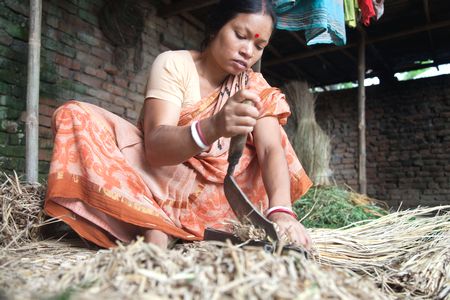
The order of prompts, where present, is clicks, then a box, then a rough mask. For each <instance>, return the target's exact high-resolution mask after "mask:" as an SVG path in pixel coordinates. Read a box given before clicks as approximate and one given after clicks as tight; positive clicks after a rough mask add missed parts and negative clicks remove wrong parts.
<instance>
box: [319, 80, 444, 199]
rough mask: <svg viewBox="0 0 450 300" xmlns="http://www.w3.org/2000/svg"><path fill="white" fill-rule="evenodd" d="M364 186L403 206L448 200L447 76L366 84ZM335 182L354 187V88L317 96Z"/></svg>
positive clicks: (355, 94)
mask: <svg viewBox="0 0 450 300" xmlns="http://www.w3.org/2000/svg"><path fill="white" fill-rule="evenodd" d="M366 96H367V104H366V107H367V110H366V126H367V135H366V138H367V183H368V184H367V190H368V194H369V195H370V196H374V197H377V198H379V199H383V200H387V201H388V202H389V204H390V205H392V206H398V205H399V204H400V202H403V206H404V207H414V206H417V205H422V206H424V205H427V206H434V205H439V204H444V203H445V204H450V76H440V77H434V78H428V79H420V80H414V81H407V82H399V83H395V84H393V85H389V86H376V87H368V88H367V90H366ZM317 119H318V121H319V123H320V125H321V126H322V127H323V128H324V129H325V130H326V131H327V132H328V133H329V134H330V136H332V169H333V171H334V178H335V179H336V181H337V182H338V183H341V184H343V183H346V184H348V185H350V186H351V187H353V188H355V189H357V188H358V182H357V178H358V173H357V166H358V127H357V121H358V115H357V90H356V89H352V90H345V91H338V92H329V93H324V94H320V95H319V98H318V103H317Z"/></svg>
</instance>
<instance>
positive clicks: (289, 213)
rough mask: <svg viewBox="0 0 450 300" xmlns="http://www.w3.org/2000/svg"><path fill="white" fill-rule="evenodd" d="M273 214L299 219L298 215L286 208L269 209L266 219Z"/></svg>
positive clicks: (275, 207)
mask: <svg viewBox="0 0 450 300" xmlns="http://www.w3.org/2000/svg"><path fill="white" fill-rule="evenodd" d="M273 213H285V214H288V215H291V216H292V217H294V218H296V219H297V215H296V214H295V212H294V211H293V210H292V209H290V208H288V207H286V206H274V207H271V208H269V209H268V210H266V213H265V215H266V218H269V216H270V215H271V214H273Z"/></svg>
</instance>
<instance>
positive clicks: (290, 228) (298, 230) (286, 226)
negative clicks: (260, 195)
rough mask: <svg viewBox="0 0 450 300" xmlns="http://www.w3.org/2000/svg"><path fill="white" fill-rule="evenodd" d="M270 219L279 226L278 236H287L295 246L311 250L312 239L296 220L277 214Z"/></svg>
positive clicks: (289, 216)
mask: <svg viewBox="0 0 450 300" xmlns="http://www.w3.org/2000/svg"><path fill="white" fill-rule="evenodd" d="M269 219H270V220H271V221H272V222H274V223H276V224H277V225H278V234H279V235H280V236H281V237H282V236H284V235H286V236H288V237H289V240H290V241H291V242H293V243H294V244H297V245H302V246H303V247H305V248H306V249H307V250H310V249H311V237H310V236H309V234H308V231H307V230H306V229H305V227H303V225H302V224H301V223H300V222H299V221H298V220H297V219H296V218H294V217H293V216H291V215H289V214H286V213H282V212H275V213H272V214H271V215H270V217H269Z"/></svg>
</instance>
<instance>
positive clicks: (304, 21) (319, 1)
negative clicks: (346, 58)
mask: <svg viewBox="0 0 450 300" xmlns="http://www.w3.org/2000/svg"><path fill="white" fill-rule="evenodd" d="M273 3H274V6H275V10H276V12H277V16H278V21H277V24H276V27H277V28H278V29H283V30H289V31H298V30H304V31H305V38H306V41H307V45H308V46H310V45H315V44H335V45H337V46H342V45H345V43H346V42H347V38H346V34H345V18H344V1H343V0H275V1H273Z"/></svg>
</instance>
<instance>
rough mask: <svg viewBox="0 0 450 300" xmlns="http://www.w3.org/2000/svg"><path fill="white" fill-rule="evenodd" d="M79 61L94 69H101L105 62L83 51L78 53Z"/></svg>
mask: <svg viewBox="0 0 450 300" xmlns="http://www.w3.org/2000/svg"><path fill="white" fill-rule="evenodd" d="M76 58H77V60H78V61H80V62H82V63H83V64H84V65H89V66H91V67H93V68H99V67H100V66H101V65H102V64H103V60H102V59H100V58H98V57H95V56H93V55H91V54H87V53H85V52H82V51H77V56H76Z"/></svg>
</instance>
